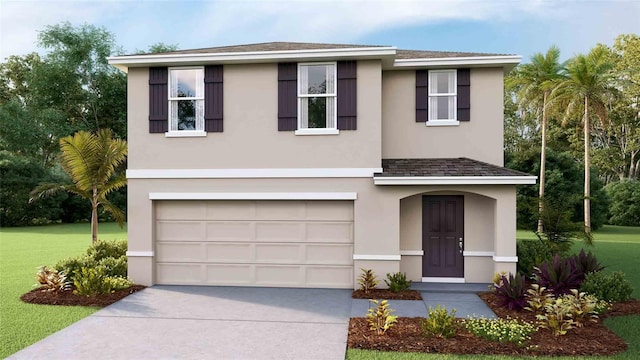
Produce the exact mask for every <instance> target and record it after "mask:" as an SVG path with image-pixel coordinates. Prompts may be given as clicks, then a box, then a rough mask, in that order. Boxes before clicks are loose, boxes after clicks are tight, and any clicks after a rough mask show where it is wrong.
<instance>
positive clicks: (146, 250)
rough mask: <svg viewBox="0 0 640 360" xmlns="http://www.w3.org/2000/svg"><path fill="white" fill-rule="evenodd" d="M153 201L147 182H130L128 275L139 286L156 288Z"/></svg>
mask: <svg viewBox="0 0 640 360" xmlns="http://www.w3.org/2000/svg"><path fill="white" fill-rule="evenodd" d="M154 217H155V213H154V211H153V201H151V200H149V189H148V187H147V186H145V185H144V180H136V179H129V181H128V189H127V233H128V235H127V237H128V241H127V243H128V248H127V250H128V251H127V275H128V277H129V278H131V279H132V280H133V281H134V282H135V283H136V284H141V285H147V286H151V285H153V255H154V253H153V250H154V246H153V233H154V228H155V226H154V221H153V219H154Z"/></svg>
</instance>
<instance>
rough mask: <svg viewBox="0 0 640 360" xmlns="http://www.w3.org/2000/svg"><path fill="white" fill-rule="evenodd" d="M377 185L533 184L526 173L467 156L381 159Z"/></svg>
mask: <svg viewBox="0 0 640 360" xmlns="http://www.w3.org/2000/svg"><path fill="white" fill-rule="evenodd" d="M374 182H375V184H376V185H516V184H535V182H536V177H535V176H532V175H529V174H527V173H524V172H521V171H517V170H512V169H507V168H505V167H502V166H497V165H493V164H489V163H486V162H482V161H478V160H473V159H469V158H436V159H382V173H376V174H374Z"/></svg>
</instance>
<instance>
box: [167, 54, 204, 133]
mask: <svg viewBox="0 0 640 360" xmlns="http://www.w3.org/2000/svg"><path fill="white" fill-rule="evenodd" d="M169 132H204V68H203V67H193V68H169Z"/></svg>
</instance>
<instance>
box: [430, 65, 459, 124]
mask: <svg viewBox="0 0 640 360" xmlns="http://www.w3.org/2000/svg"><path fill="white" fill-rule="evenodd" d="M456 75H457V72H456V70H431V71H429V87H428V88H429V94H428V96H429V107H428V109H429V120H428V122H427V125H437V124H438V123H439V122H440V123H441V124H445V123H446V124H453V123H457V120H458V118H457V113H456V108H457V95H458V94H457V93H456V88H457V84H456V82H457V76H456Z"/></svg>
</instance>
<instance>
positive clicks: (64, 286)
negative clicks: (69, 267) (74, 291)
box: [36, 266, 71, 291]
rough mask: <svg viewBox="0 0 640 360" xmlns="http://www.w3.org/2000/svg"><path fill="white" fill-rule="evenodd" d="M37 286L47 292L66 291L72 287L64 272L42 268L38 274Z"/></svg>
mask: <svg viewBox="0 0 640 360" xmlns="http://www.w3.org/2000/svg"><path fill="white" fill-rule="evenodd" d="M36 281H37V282H38V283H37V284H36V286H41V287H43V288H44V290H46V291H64V290H68V289H69V288H70V287H71V284H70V283H69V281H68V280H67V277H66V276H65V275H64V273H62V272H58V271H57V270H55V269H50V268H48V267H46V266H41V267H39V268H38V272H36Z"/></svg>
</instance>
